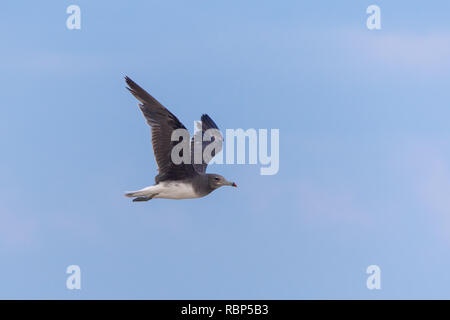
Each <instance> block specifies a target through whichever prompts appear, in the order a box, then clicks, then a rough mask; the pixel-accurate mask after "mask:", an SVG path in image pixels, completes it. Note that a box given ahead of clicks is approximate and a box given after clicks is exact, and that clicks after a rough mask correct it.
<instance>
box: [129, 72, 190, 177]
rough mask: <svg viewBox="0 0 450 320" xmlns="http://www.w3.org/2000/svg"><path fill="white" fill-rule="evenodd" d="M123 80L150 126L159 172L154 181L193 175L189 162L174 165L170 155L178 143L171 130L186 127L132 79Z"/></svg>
mask: <svg viewBox="0 0 450 320" xmlns="http://www.w3.org/2000/svg"><path fill="white" fill-rule="evenodd" d="M125 81H126V82H127V84H128V88H127V89H128V90H129V91H130V92H131V93H132V94H133V96H135V98H136V99H138V100H139V101H140V102H141V103H140V104H138V105H139V108H140V109H141V111H142V113H143V115H144V117H145V119H146V120H147V123H148V124H149V125H150V127H151V132H152V145H153V153H154V154H155V158H156V163H157V164H158V169H159V174H158V175H157V176H156V177H155V181H156V183H158V182H159V181H164V180H182V179H185V178H187V177H190V176H192V175H195V169H194V167H193V166H192V165H191V164H189V163H181V164H178V165H176V164H174V163H173V162H172V159H171V156H170V155H171V152H172V148H173V146H174V145H176V144H177V143H178V141H171V136H172V131H173V130H176V129H186V128H185V126H184V125H183V124H182V123H181V122H180V121H179V120H178V119H177V117H176V116H175V115H173V114H172V113H171V112H170V111H169V110H167V109H166V108H165V107H164V106H163V105H162V104H160V103H159V102H158V101H157V100H156V99H155V98H153V97H152V96H151V95H150V94H148V93H147V92H146V91H145V90H144V89H142V88H141V87H140V86H138V85H137V84H136V83H135V82H134V81H133V80H131V79H130V78H128V77H125Z"/></svg>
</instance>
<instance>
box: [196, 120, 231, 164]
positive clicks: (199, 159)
mask: <svg viewBox="0 0 450 320" xmlns="http://www.w3.org/2000/svg"><path fill="white" fill-rule="evenodd" d="M199 129H200V130H198V131H197V132H196V133H195V134H194V136H193V137H192V139H191V163H192V165H193V166H194V168H195V170H196V171H197V172H199V173H205V172H206V167H207V166H208V163H209V162H210V160H211V158H212V157H214V156H215V155H216V154H217V153H219V152H220V151H221V150H222V143H223V136H222V134H221V133H220V131H219V128H218V127H217V125H216V124H215V123H214V121H213V120H212V119H211V118H210V117H209V116H208V115H207V114H204V115H202V117H201V127H199ZM209 129H215V130H209ZM208 130H209V131H208ZM207 131H208V132H207ZM205 133H206V135H205ZM203 140H206V141H203ZM212 143H215V145H214V146H211V147H215V148H213V149H212V150H211V152H210V155H211V157H210V158H209V157H208V155H205V154H204V151H205V149H206V147H207V146H209V145H211V144H212ZM200 152H201V155H200ZM196 153H197V156H196ZM205 156H206V157H205Z"/></svg>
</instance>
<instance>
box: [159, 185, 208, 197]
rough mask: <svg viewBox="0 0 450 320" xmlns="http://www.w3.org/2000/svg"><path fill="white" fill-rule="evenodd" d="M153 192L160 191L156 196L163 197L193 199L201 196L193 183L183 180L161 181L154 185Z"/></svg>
mask: <svg viewBox="0 0 450 320" xmlns="http://www.w3.org/2000/svg"><path fill="white" fill-rule="evenodd" d="M153 188H154V189H153V190H152V191H153V192H155V193H158V194H157V195H156V196H155V198H162V199H193V198H198V197H199V196H198V195H197V194H196V193H195V191H194V188H192V185H190V184H187V183H183V182H176V181H174V182H160V183H159V184H157V185H156V186H153Z"/></svg>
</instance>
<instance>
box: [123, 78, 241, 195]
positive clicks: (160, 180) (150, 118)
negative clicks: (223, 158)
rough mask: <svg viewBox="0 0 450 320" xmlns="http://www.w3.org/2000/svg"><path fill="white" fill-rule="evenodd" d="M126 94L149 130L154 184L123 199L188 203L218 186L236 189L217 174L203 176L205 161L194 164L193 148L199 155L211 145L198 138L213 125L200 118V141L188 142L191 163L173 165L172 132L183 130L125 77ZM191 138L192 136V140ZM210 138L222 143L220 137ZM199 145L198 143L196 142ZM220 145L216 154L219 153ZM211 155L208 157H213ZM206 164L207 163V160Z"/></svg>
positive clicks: (153, 100)
mask: <svg viewBox="0 0 450 320" xmlns="http://www.w3.org/2000/svg"><path fill="white" fill-rule="evenodd" d="M125 81H126V83H127V84H128V88H127V89H128V90H129V91H130V92H131V93H132V94H133V96H134V97H135V98H136V99H138V100H139V102H140V104H138V106H139V108H140V109H141V111H142V113H143V115H144V117H145V120H147V123H148V124H149V125H150V127H151V133H152V145H153V153H154V154H155V159H156V163H157V165H158V175H157V176H156V177H155V184H154V185H152V186H150V187H146V188H144V189H141V190H138V191H130V192H127V193H125V196H127V197H130V198H134V199H133V201H148V200H151V199H153V198H155V199H156V198H164V199H192V198H201V197H204V196H206V195H208V194H210V193H211V192H212V191H214V190H216V189H217V188H220V187H222V186H233V187H236V184H235V183H234V182H230V181H227V180H226V179H225V178H224V177H222V176H221V175H219V174H211V173H206V167H207V165H208V162H209V161H208V159H205V158H202V159H201V161H199V162H200V163H195V162H194V145H195V144H198V143H201V146H200V148H201V151H202V155H203V151H204V150H205V148H206V147H207V146H208V145H209V144H210V143H212V142H213V141H214V139H211V141H203V139H202V138H201V137H202V136H203V134H204V133H205V132H206V131H207V130H208V129H217V130H218V127H217V125H216V124H215V123H214V121H213V120H212V119H211V118H210V117H209V116H208V115H207V114H204V115H202V117H201V127H200V129H201V130H199V131H198V132H197V133H196V134H195V135H200V140H198V139H194V137H192V139H191V161H190V163H183V162H182V163H180V164H175V163H174V162H173V161H172V159H171V152H172V148H173V147H174V146H175V145H176V144H177V143H178V142H177V141H171V136H172V132H173V131H174V130H176V129H184V130H186V127H185V126H184V125H183V124H182V123H181V122H180V121H179V120H178V119H177V117H176V116H175V115H173V114H172V113H171V112H170V111H169V110H167V109H166V108H165V107H164V106H163V105H162V104H160V103H159V102H158V101H157V100H156V99H155V98H153V97H152V96H151V95H150V94H149V93H147V92H146V91H145V90H144V89H142V88H141V87H140V86H139V85H137V84H136V83H135V82H134V81H133V80H131V79H130V78H129V77H125ZM195 135H194V136H195ZM214 138H218V139H220V142H222V141H223V137H222V135H221V134H220V133H219V136H218V137H216V136H214ZM199 141H200V142H199ZM221 146H222V143H220V146H219V148H218V150H216V151H217V152H220V150H221ZM214 155H215V153H214V152H213V153H212V156H214ZM209 160H210V159H209Z"/></svg>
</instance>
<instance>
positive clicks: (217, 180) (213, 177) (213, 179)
mask: <svg viewBox="0 0 450 320" xmlns="http://www.w3.org/2000/svg"><path fill="white" fill-rule="evenodd" d="M207 176H208V184H209V187H210V188H211V189H217V188H220V187H223V186H231V187H237V185H236V183H234V182H231V181H228V180H227V179H225V178H224V177H222V176H221V175H220V174H211V173H210V174H208V175H207Z"/></svg>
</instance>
